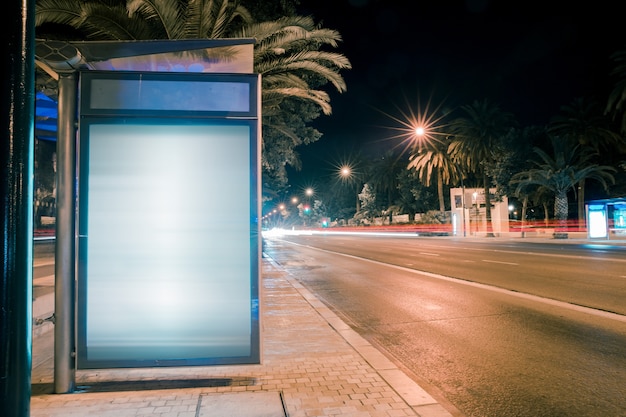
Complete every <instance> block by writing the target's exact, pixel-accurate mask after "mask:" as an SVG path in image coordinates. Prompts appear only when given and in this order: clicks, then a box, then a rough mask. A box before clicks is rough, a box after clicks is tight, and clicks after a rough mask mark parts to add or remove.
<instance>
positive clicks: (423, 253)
mask: <svg viewBox="0 0 626 417" xmlns="http://www.w3.org/2000/svg"><path fill="white" fill-rule="evenodd" d="M420 255H429V256H440V255H439V254H438V253H430V252H420Z"/></svg>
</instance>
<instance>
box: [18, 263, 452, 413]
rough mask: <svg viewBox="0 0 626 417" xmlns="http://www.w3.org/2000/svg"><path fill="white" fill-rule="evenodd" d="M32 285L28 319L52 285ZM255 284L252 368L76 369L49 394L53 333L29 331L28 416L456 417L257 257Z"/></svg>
mask: <svg viewBox="0 0 626 417" xmlns="http://www.w3.org/2000/svg"><path fill="white" fill-rule="evenodd" d="M35 285H36V287H37V286H39V288H37V291H34V293H35V294H47V295H44V296H42V297H37V299H36V300H35V301H34V303H33V310H34V311H35V310H37V305H38V304H41V303H42V300H43V299H45V298H48V299H49V297H50V291H45V290H42V288H41V287H42V286H43V287H45V286H50V285H53V283H50V282H49V280H48V281H46V282H40V283H36V284H35ZM261 285H262V291H263V292H262V299H261V302H262V310H261V314H262V318H261V326H262V330H261V336H262V345H261V352H262V363H261V364H260V365H236V366H233V365H229V366H211V367H184V368H141V369H97V370H78V371H76V391H75V392H74V393H70V394H54V393H53V392H54V358H53V353H54V331H53V329H50V330H48V331H39V332H34V337H33V371H32V379H31V380H32V396H31V412H30V415H31V416H32V417H57V416H58V417H77V416H90V417H101V416H115V417H127V416H140V415H141V416H147V415H149V416H162V417H209V416H211V417H240V416H241V417H244V416H245V417H317V416H319V417H322V416H323V417H332V416H348V417H367V416H371V417H400V416H421V417H451V416H453V415H457V416H460V414H458V412H455V414H452V413H451V412H449V411H447V410H446V409H445V408H444V407H443V406H442V405H441V404H440V403H438V402H437V401H436V400H435V399H434V398H433V397H431V396H430V395H429V394H427V393H426V392H425V391H424V390H423V389H422V388H421V387H420V386H419V385H417V384H416V383H415V382H414V381H413V380H412V379H410V378H409V377H408V376H407V375H406V374H405V373H404V372H402V371H401V370H400V369H398V368H397V367H396V366H395V365H394V364H393V363H392V362H391V361H389V360H388V359H387V358H386V357H385V356H384V355H383V354H382V353H380V352H379V351H378V350H376V349H375V348H374V347H373V346H371V345H370V344H369V343H368V342H367V341H366V340H365V339H363V338H362V337H361V336H359V335H358V334H357V333H356V332H354V331H353V330H351V329H350V327H349V326H348V325H346V324H345V323H344V322H343V321H341V320H340V319H339V318H338V317H337V316H336V315H335V314H334V313H332V312H331V311H330V310H329V309H328V308H327V307H326V306H325V305H324V304H323V303H321V302H320V301H319V300H317V299H316V298H315V297H314V296H313V295H312V294H311V293H310V292H309V291H308V290H306V288H304V287H303V286H302V285H300V284H299V283H298V281H297V280H296V279H295V278H294V277H292V276H290V275H289V274H288V273H287V272H286V271H284V270H283V269H281V268H280V266H279V265H276V264H275V263H274V262H273V261H272V260H271V259H269V258H265V257H264V258H262V283H261ZM33 316H34V317H35V315H33ZM37 333H39V334H37Z"/></svg>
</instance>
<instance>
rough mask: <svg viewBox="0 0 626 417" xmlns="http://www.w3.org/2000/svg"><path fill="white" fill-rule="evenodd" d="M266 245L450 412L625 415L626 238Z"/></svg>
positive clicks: (296, 240) (335, 239) (301, 240)
mask: <svg viewBox="0 0 626 417" xmlns="http://www.w3.org/2000/svg"><path fill="white" fill-rule="evenodd" d="M287 241H289V242H291V243H288V242H287ZM266 253H267V254H268V256H271V257H272V258H274V259H275V260H276V261H277V262H278V263H280V264H281V265H282V266H283V267H284V268H285V269H286V270H287V271H288V272H289V273H291V274H293V275H294V276H295V277H296V278H297V279H298V280H300V281H301V282H302V283H303V284H304V285H305V286H306V287H307V288H308V289H309V290H310V291H312V292H313V293H315V294H316V295H317V296H318V297H319V298H320V299H321V300H322V301H323V302H325V303H326V304H327V305H329V307H331V308H332V309H333V310H334V311H335V312H336V313H337V314H338V315H340V316H341V317H342V318H344V320H345V321H346V322H347V323H349V324H350V325H351V326H352V327H353V328H354V329H355V330H356V331H358V332H359V333H360V334H361V335H363V336H364V337H366V338H367V339H368V340H369V341H370V342H372V343H373V344H374V345H376V346H377V347H378V348H379V349H381V350H382V351H384V352H386V353H387V354H388V355H389V356H390V358H391V359H392V360H393V361H394V362H396V363H397V364H398V365H399V366H401V367H403V368H404V369H405V370H406V371H407V373H409V374H410V375H412V376H413V377H414V378H415V379H416V380H417V381H418V382H419V383H420V384H421V385H422V386H423V387H424V388H425V389H427V390H429V392H430V393H431V395H433V396H434V397H436V398H438V399H439V400H440V401H441V400H442V399H443V400H444V401H443V402H442V403H444V404H448V405H449V406H450V407H451V411H453V412H454V413H455V414H456V415H459V416H460V415H464V416H468V417H490V416H493V417H513V416H515V417H525V416H528V417H531V416H532V417H540V416H546V417H556V416H575V417H579V416H589V417H595V416H598V417H600V416H602V417H606V416H626V316H625V314H626V308H625V305H626V303H625V302H624V300H626V297H625V296H626V256H624V255H626V248H624V247H611V246H589V245H571V244H570V245H556V244H527V243H521V242H508V241H506V242H503V241H499V242H494V241H489V242H486V241H484V240H477V241H471V240H467V239H466V240H463V239H460V240H456V239H432V238H419V239H418V238H406V237H404V238H391V237H385V238H380V237H379V238H374V237H364V236H359V237H354V236H285V237H282V238H281V240H271V239H270V240H268V243H267V247H266ZM421 271H423V272H421Z"/></svg>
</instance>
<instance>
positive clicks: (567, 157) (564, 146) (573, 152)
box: [511, 136, 616, 237]
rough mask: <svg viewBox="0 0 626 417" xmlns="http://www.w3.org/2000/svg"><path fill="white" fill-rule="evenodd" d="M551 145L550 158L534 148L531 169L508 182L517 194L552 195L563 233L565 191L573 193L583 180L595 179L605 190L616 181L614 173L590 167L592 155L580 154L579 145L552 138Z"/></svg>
mask: <svg viewBox="0 0 626 417" xmlns="http://www.w3.org/2000/svg"><path fill="white" fill-rule="evenodd" d="M551 144H552V149H553V156H551V155H549V154H548V153H546V152H545V151H544V150H542V149H540V148H538V147H535V148H534V153H535V154H536V155H537V156H538V157H539V158H538V159H537V160H532V161H530V162H531V163H532V164H533V165H534V168H530V169H528V170H526V171H522V172H519V173H517V174H515V175H514V176H513V178H512V179H511V182H512V183H513V184H515V186H516V193H523V192H524V190H525V189H526V190H527V189H528V188H529V187H537V189H538V191H545V190H549V191H551V192H552V193H553V194H554V217H555V218H556V219H557V221H558V222H559V226H560V228H561V230H565V227H566V222H567V218H568V209H569V202H568V197H567V193H568V191H570V190H573V189H574V187H575V185H576V184H577V183H578V182H579V181H580V180H581V179H583V178H588V179H594V180H596V181H598V182H599V183H600V184H601V185H602V186H603V187H604V188H605V189H607V188H608V185H607V181H608V182H611V183H614V181H615V179H614V177H613V175H612V172H615V171H616V170H615V168H613V167H610V166H606V165H597V164H594V163H591V159H592V158H593V155H592V154H590V153H587V152H581V146H580V145H575V146H571V144H570V143H569V142H568V141H567V140H566V139H563V138H561V137H558V136H551ZM555 236H556V235H555ZM562 237H567V234H566V233H564V234H563V235H562Z"/></svg>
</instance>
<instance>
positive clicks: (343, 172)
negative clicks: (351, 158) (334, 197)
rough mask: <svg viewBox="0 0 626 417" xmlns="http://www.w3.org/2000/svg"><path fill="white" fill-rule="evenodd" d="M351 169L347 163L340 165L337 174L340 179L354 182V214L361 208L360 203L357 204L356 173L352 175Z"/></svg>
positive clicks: (357, 186) (357, 185)
mask: <svg viewBox="0 0 626 417" xmlns="http://www.w3.org/2000/svg"><path fill="white" fill-rule="evenodd" d="M352 171H353V170H352V167H350V166H349V165H342V166H341V167H340V168H339V176H340V177H341V178H342V180H344V181H347V182H351V183H354V184H355V188H356V212H355V214H356V213H358V212H359V210H360V209H361V207H360V204H359V183H358V181H357V178H356V175H354V173H353V172H352Z"/></svg>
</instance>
